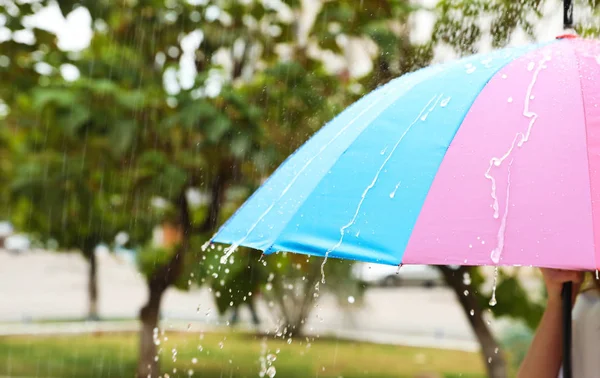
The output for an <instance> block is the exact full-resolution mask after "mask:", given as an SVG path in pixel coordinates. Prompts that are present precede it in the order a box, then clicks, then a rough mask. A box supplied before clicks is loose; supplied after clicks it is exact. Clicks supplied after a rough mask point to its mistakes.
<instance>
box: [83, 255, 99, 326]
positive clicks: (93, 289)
mask: <svg viewBox="0 0 600 378" xmlns="http://www.w3.org/2000/svg"><path fill="white" fill-rule="evenodd" d="M85 255H86V257H87V259H88V263H89V268H90V270H89V274H88V319H90V320H98V319H99V316H98V261H97V259H96V253H95V250H94V249H93V248H92V249H90V250H88V251H86V252H85Z"/></svg>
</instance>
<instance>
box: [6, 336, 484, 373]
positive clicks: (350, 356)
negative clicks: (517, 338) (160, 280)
mask: <svg viewBox="0 0 600 378" xmlns="http://www.w3.org/2000/svg"><path fill="white" fill-rule="evenodd" d="M165 336H167V338H168V340H166V341H165V340H164V336H162V337H161V345H160V347H161V351H160V353H159V357H160V361H161V368H162V369H161V370H162V372H163V373H168V374H169V376H170V377H188V374H189V373H190V372H191V371H193V375H194V376H195V377H206V378H229V377H237V378H244V377H258V376H259V371H260V362H259V358H260V357H261V356H266V355H267V354H273V355H275V356H276V358H277V359H276V360H275V361H274V362H273V366H274V367H275V368H276V371H277V375H276V376H277V377H284V378H308V377H319V378H324V377H333V378H338V377H344V378H358V377H377V378H391V377H394V378H398V377H410V378H413V377H415V376H417V375H418V374H419V373H427V372H428V373H438V374H441V376H443V377H452V378H454V377H464V378H474V377H484V369H483V364H482V362H481V361H480V360H481V358H480V356H479V355H478V354H476V353H469V352H459V351H448V350H436V349H425V348H411V347H398V346H386V345H376V344H369V343H359V342H352V341H340V340H335V339H317V340H314V341H313V340H311V341H310V342H308V341H307V340H305V339H303V340H300V339H295V340H293V341H292V343H291V344H288V343H287V342H286V341H284V340H281V339H273V338H263V337H262V336H255V335H250V334H244V333H236V332H221V333H197V332H196V333H194V332H188V333H167V334H166V335H165ZM200 346H201V348H200ZM263 348H264V349H263ZM200 349H201V350H200ZM173 350H175V351H176V352H177V354H176V359H175V361H174V359H173ZM136 353H137V335H136V334H133V333H103V334H88V335H62V336H11V337H0V376H8V377H56V378H58V377H78V378H79V377H134V374H135V368H136Z"/></svg>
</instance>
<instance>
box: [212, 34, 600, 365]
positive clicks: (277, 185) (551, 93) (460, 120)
mask: <svg viewBox="0 0 600 378" xmlns="http://www.w3.org/2000/svg"><path fill="white" fill-rule="evenodd" d="M599 217H600V42H598V41H592V40H585V39H579V38H572V37H569V38H559V39H556V40H554V41H551V42H547V43H541V44H534V45H528V46H524V47H514V48H507V49H503V50H499V51H495V52H492V53H489V54H480V55H475V56H471V57H468V58H465V59H462V60H458V61H454V62H450V63H447V64H442V65H435V66H431V67H428V68H425V69H422V70H419V71H416V72H413V73H410V74H407V75H404V76H402V77H400V78H398V79H396V80H393V81H391V82H390V83H388V84H386V85H384V86H382V87H380V88H379V89H377V90H375V91H373V92H371V93H370V94H368V95H366V96H365V97H363V98H362V99H360V100H359V101H357V102H356V103H354V104H353V105H352V106H350V107H349V108H348V109H347V110H345V111H343V112H342V113H341V114H339V115H338V116H337V117H336V118H335V119H333V120H332V121H331V122H330V123H328V124H327V125H326V126H325V127H323V128H322V129H321V130H320V131H319V132H318V133H316V134H315V135H314V136H313V137H312V138H311V139H309V140H308V141H307V142H306V143H305V144H304V145H303V146H302V147H301V148H300V149H299V150H298V151H296V152H295V153H294V154H293V155H292V156H290V157H289V158H288V160H287V161H286V162H284V163H283V164H282V165H281V166H280V167H279V168H278V169H277V170H276V171H275V172H274V173H273V175H272V176H271V177H270V178H269V179H268V180H267V181H266V182H265V183H264V184H263V185H262V186H261V187H260V188H259V189H258V190H257V191H256V192H255V193H254V194H253V195H252V196H251V198H250V199H248V201H247V202H246V203H245V204H244V205H243V206H242V207H241V208H240V209H239V210H238V211H237V212H236V214H234V216H233V217H231V218H230V219H229V220H228V222H227V223H226V224H225V225H224V226H223V227H222V228H221V229H220V230H219V232H218V233H217V234H216V235H215V236H214V237H213V238H212V241H213V242H219V243H226V244H230V245H231V246H230V247H229V248H228V249H226V251H227V253H226V255H225V256H224V259H225V260H226V259H227V258H228V256H229V254H231V253H232V252H233V251H234V250H235V249H236V248H237V247H238V246H240V245H243V246H247V247H251V248H255V249H260V250H263V251H264V252H265V254H270V253H273V252H276V251H289V252H296V253H302V254H309V255H318V256H325V257H336V258H345V259H353V260H360V261H366V262H377V263H383V264H390V265H400V264H439V265H453V264H454V265H494V266H516V265H532V266H538V267H552V268H563V269H576V270H594V269H597V268H598V266H599V265H598V263H599V262H600V261H599V260H600V259H599V258H598V255H599V254H600V231H599V229H598V228H597V227H594V226H595V224H596V223H597V222H600V218H599ZM596 246H598V247H596ZM567 286H568V285H567ZM564 293H565V295H564V300H565V302H564V304H565V317H564V320H565V322H564V324H565V354H564V363H563V364H564V376H565V377H569V376H570V325H571V321H570V319H571V317H570V308H571V298H570V295H571V290H570V287H566V288H565V291H564Z"/></svg>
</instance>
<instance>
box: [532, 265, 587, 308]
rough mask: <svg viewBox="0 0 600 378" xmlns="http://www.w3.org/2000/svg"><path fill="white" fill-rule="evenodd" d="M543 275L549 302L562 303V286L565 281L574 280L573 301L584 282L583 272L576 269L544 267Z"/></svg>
mask: <svg viewBox="0 0 600 378" xmlns="http://www.w3.org/2000/svg"><path fill="white" fill-rule="evenodd" d="M540 270H541V271H542V276H543V277H544V284H545V285H546V291H547V292H548V302H549V303H557V304H560V303H561V293H562V287H563V284H564V283H565V282H569V281H571V282H573V295H572V298H573V302H575V298H576V297H577V293H579V288H580V287H581V283H582V282H583V272H579V271H576V270H564V269H547V268H542V269H540Z"/></svg>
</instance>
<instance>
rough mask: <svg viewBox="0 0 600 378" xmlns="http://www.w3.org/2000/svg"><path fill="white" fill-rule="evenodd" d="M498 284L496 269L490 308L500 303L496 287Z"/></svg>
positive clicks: (496, 269) (495, 269) (496, 270)
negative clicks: (497, 298)
mask: <svg viewBox="0 0 600 378" xmlns="http://www.w3.org/2000/svg"><path fill="white" fill-rule="evenodd" d="M497 284H498V267H495V268H494V284H493V286H492V299H490V306H492V307H493V306H495V305H496V303H498V301H497V300H496V285H497Z"/></svg>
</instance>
